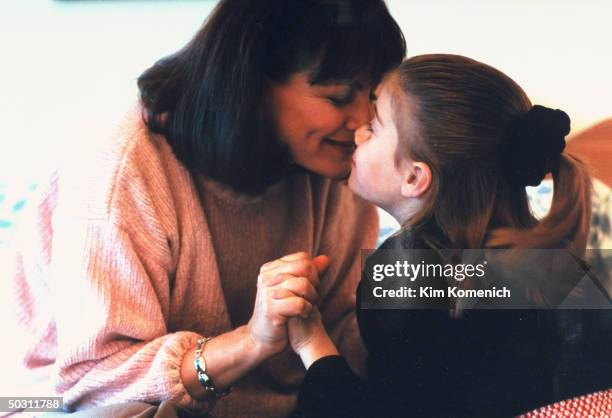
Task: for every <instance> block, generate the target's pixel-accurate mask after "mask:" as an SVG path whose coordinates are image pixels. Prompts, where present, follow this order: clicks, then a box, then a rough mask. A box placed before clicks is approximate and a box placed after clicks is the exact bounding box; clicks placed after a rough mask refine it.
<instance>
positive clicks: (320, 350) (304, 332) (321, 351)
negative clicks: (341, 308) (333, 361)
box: [288, 306, 338, 369]
mask: <svg viewBox="0 0 612 418" xmlns="http://www.w3.org/2000/svg"><path fill="white" fill-rule="evenodd" d="M288 329H289V342H290V343H291V348H292V349H293V351H295V353H296V354H297V355H299V356H300V358H301V359H302V363H304V367H306V368H307V369H308V368H309V367H310V365H311V364H312V363H314V362H315V361H316V360H318V359H320V358H321V357H325V356H329V355H337V354H338V350H337V348H336V346H335V345H334V343H333V342H332V340H331V339H330V338H329V335H327V332H326V331H325V327H324V326H323V322H322V320H321V314H320V313H319V309H318V308H317V307H316V306H314V307H313V308H312V311H311V313H310V316H309V317H308V318H306V319H304V318H300V317H296V318H291V319H290V320H289V327H288Z"/></svg>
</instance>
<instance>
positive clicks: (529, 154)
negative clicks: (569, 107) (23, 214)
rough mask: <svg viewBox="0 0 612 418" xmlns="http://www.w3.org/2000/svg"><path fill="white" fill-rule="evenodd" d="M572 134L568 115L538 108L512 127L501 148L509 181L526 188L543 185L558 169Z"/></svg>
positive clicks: (514, 122) (506, 134)
mask: <svg viewBox="0 0 612 418" xmlns="http://www.w3.org/2000/svg"><path fill="white" fill-rule="evenodd" d="M569 132H570V118H569V116H567V113H565V112H564V111H562V110H559V109H550V108H548V107H544V106H539V105H535V106H533V107H532V108H531V110H529V112H527V114H525V115H523V116H522V117H520V118H517V119H516V120H514V121H513V122H512V123H510V125H509V126H508V128H507V130H506V133H505V138H504V141H503V142H502V146H501V152H502V155H501V158H502V161H503V163H504V171H505V174H506V176H507V178H508V180H509V181H510V182H511V183H513V184H516V185H517V186H523V187H524V186H537V185H538V184H540V183H541V182H542V179H544V177H545V176H546V173H549V172H551V171H553V170H556V169H557V168H558V167H559V160H560V157H561V153H562V152H563V149H564V148H565V136H566V135H567V134H568V133H569Z"/></svg>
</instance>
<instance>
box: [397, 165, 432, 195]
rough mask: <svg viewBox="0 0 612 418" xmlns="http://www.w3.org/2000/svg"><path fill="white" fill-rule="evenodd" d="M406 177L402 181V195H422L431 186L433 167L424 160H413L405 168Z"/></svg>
mask: <svg viewBox="0 0 612 418" xmlns="http://www.w3.org/2000/svg"><path fill="white" fill-rule="evenodd" d="M405 174H406V175H405V178H404V182H403V183H402V196H404V197H412V198H414V197H421V196H422V195H423V194H424V193H425V192H426V191H427V190H429V186H431V180H432V176H431V169H430V168H429V166H428V165H427V164H425V163H422V162H416V163H414V162H411V163H409V166H407V167H406V170H405Z"/></svg>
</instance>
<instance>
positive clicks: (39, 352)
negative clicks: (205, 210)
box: [15, 112, 209, 411]
mask: <svg viewBox="0 0 612 418" xmlns="http://www.w3.org/2000/svg"><path fill="white" fill-rule="evenodd" d="M160 144H163V142H161V141H157V142H155V141H151V140H149V136H148V133H147V131H146V128H145V127H144V126H143V125H142V122H141V117H140V113H139V112H136V113H135V114H134V115H132V116H131V118H130V119H128V122H127V124H126V125H124V126H122V129H120V130H119V135H118V139H117V140H116V141H114V142H108V141H104V142H103V143H102V144H101V145H100V149H98V148H94V147H93V146H92V149H91V150H88V151H87V152H85V153H83V155H80V157H79V158H77V159H75V160H74V161H69V164H64V165H62V168H61V169H60V170H59V171H58V174H57V179H56V180H55V181H54V188H53V189H54V190H53V192H52V193H51V194H49V196H47V197H46V198H45V200H47V201H50V202H53V205H52V207H51V206H50V205H46V204H44V203H43V204H41V205H39V209H38V212H40V213H39V214H38V218H39V219H38V221H37V223H36V225H37V226H35V228H38V232H37V233H38V234H39V235H41V236H44V237H45V239H44V243H43V245H42V247H43V252H44V253H45V254H46V257H44V259H43V260H42V261H41V262H40V263H38V264H36V266H35V267H36V268H32V266H34V263H32V260H31V257H30V258H27V257H26V258H24V257H21V259H20V261H19V263H20V266H21V268H19V269H18V272H17V274H16V276H15V277H16V280H15V282H16V283H17V289H18V295H19V297H18V298H17V299H18V300H20V301H22V302H23V303H22V307H21V308H20V310H21V314H20V315H21V319H20V323H21V324H24V326H23V327H22V328H23V329H27V331H26V332H27V333H29V334H30V335H31V337H28V342H27V344H26V345H27V347H26V348H25V351H26V354H25V357H24V358H23V361H24V363H25V367H26V368H27V369H30V370H36V369H39V368H42V367H43V366H48V367H50V368H51V370H50V373H49V375H50V378H51V382H50V383H52V384H53V385H54V386H55V391H56V392H57V393H58V394H59V395H61V396H63V398H64V404H65V406H66V407H68V408H71V409H83V408H87V407H92V406H101V405H108V404H114V403H119V402H128V401H144V402H150V403H159V402H161V401H163V400H173V401H174V402H176V403H177V404H179V405H180V406H182V407H186V408H189V409H197V410H199V411H202V410H205V409H207V408H208V407H209V405H206V404H205V403H203V402H198V401H196V400H195V399H193V398H191V396H190V395H189V394H188V393H187V391H186V389H185V387H184V385H183V383H182V381H181V378H180V365H181V363H182V359H183V357H184V355H185V354H186V352H187V351H188V350H189V349H190V348H192V347H194V346H195V344H196V341H197V339H198V338H199V335H198V334H197V333H195V332H192V331H191V330H189V329H182V328H180V326H177V324H179V323H180V321H177V318H176V316H177V315H180V313H177V312H175V310H173V309H172V306H173V305H172V304H171V302H172V295H173V286H174V278H175V274H176V270H177V256H176V253H177V251H178V248H179V239H178V238H177V237H178V236H179V227H178V221H177V213H176V207H178V205H179V204H181V202H182V200H180V199H179V198H177V197H176V196H177V195H180V194H181V193H182V194H183V195H184V194H187V193H188V192H189V187H190V184H189V181H188V176H187V174H185V170H184V169H182V168H181V167H179V165H178V163H176V162H174V160H171V159H169V158H165V159H164V156H163V155H162V152H161V151H160V150H161V149H162V148H161V145H160ZM77 155H78V154H77ZM169 170H174V171H172V172H169ZM41 324H42V325H41Z"/></svg>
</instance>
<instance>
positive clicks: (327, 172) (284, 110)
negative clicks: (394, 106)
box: [268, 73, 371, 179]
mask: <svg viewBox="0 0 612 418" xmlns="http://www.w3.org/2000/svg"><path fill="white" fill-rule="evenodd" d="M370 88H371V87H370V86H369V85H364V84H362V83H359V82H350V83H337V84H314V85H311V84H310V83H309V82H308V74H307V73H297V74H294V75H292V76H291V78H290V79H289V80H288V81H287V82H286V83H282V84H275V85H273V86H272V87H271V88H270V90H269V96H268V99H269V100H268V103H269V105H270V106H271V109H272V116H273V120H274V123H275V125H276V131H277V134H278V136H279V138H280V140H281V141H282V142H283V143H285V144H286V145H287V146H288V148H289V152H290V153H291V156H292V158H293V161H294V162H295V163H297V164H299V165H300V166H302V167H304V168H306V169H307V170H310V171H312V172H314V173H317V174H319V175H322V176H324V177H330V178H335V179H341V178H346V176H348V174H349V172H350V170H351V158H352V156H353V152H354V150H355V142H354V136H355V131H356V129H357V128H358V127H360V126H362V125H363V124H365V123H367V122H368V121H369V120H370V118H371V104H370Z"/></svg>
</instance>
